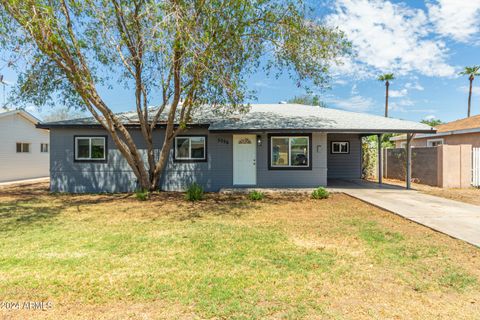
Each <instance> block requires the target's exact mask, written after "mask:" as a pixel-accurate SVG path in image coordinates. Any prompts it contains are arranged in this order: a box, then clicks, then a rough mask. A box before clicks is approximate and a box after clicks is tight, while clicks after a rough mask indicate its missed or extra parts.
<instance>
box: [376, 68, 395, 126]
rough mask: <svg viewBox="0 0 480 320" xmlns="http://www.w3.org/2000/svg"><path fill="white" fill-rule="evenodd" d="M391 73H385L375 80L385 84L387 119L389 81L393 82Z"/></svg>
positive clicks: (386, 112)
mask: <svg viewBox="0 0 480 320" xmlns="http://www.w3.org/2000/svg"><path fill="white" fill-rule="evenodd" d="M394 79H395V76H394V75H393V73H385V74H382V75H380V76H379V77H378V78H377V80H378V81H382V82H385V117H388V90H389V88H390V81H392V80H394Z"/></svg>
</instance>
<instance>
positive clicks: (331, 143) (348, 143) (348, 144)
mask: <svg viewBox="0 0 480 320" xmlns="http://www.w3.org/2000/svg"><path fill="white" fill-rule="evenodd" d="M334 143H346V144H347V150H348V151H347V152H333V144H334ZM330 154H350V141H330Z"/></svg>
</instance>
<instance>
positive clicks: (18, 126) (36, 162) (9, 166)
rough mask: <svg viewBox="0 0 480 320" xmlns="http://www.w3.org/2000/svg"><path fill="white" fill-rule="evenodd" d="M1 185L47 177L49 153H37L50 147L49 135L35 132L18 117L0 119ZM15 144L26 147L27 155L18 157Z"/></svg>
mask: <svg viewBox="0 0 480 320" xmlns="http://www.w3.org/2000/svg"><path fill="white" fill-rule="evenodd" d="M0 137H1V143H0V182H6V181H13V180H19V179H31V178H40V177H47V176H48V173H49V153H41V152H40V144H41V143H49V132H48V130H44V129H37V128H35V125H34V124H33V123H32V122H31V121H29V120H27V119H26V118H24V117H23V116H22V115H20V114H11V115H9V116H5V117H2V118H0ZM17 142H23V143H29V144H30V152H27V153H17V149H16V144H17Z"/></svg>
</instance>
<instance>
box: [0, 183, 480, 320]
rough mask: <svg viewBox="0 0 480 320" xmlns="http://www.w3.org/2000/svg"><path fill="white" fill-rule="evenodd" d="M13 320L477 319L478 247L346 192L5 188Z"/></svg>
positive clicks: (2, 274) (1, 228)
mask: <svg viewBox="0 0 480 320" xmlns="http://www.w3.org/2000/svg"><path fill="white" fill-rule="evenodd" d="M0 236H1V241H0V246H1V251H0V279H1V281H0V300H2V301H50V302H52V303H53V305H52V307H51V308H48V309H47V310H46V311H33V310H30V311H27V310H20V311H19V310H10V311H5V310H2V311H1V313H2V314H3V315H7V316H9V317H12V318H25V317H28V318H39V317H42V318H51V319H54V318H56V319H69V318H82V319H83V318H92V319H97V318H102V317H103V318H108V319H119V318H120V319H125V318H132V319H157V318H175V319H178V318H185V319H191V318H221V319H222V318H228V319H230V318H241V319H252V318H275V319H277V318H308V319H311V318H326V319H330V318H332V319H362V318H364V319H371V318H378V319H385V318H395V319H397V318H398V319H411V318H426V319H430V318H444V319H451V318H455V319H458V318H463V319H473V318H479V317H480V311H479V310H480V282H479V279H480V268H479V266H480V251H479V250H478V249H477V248H475V247H472V246H471V245H468V244H466V243H464V242H462V241H458V240H455V239H452V238H450V237H448V236H445V235H442V234H439V233H436V232H434V231H432V230H430V229H427V228H424V227H422V226H419V225H417V224H415V223H412V222H409V221H406V220H404V219H402V218H400V217H398V216H395V215H393V214H390V213H387V212H384V211H382V210H379V209H377V208H374V207H372V206H369V205H367V204H364V203H362V202H360V201H357V200H354V199H352V198H350V197H348V196H346V195H343V194H333V195H332V196H331V197H330V198H329V199H326V200H313V199H310V198H309V197H308V196H304V195H297V196H294V195H288V196H280V195H278V196H271V195H270V196H267V197H266V198H265V199H263V200H261V201H250V200H248V197H247V196H246V195H234V196H232V195H216V194H209V195H207V198H206V200H204V201H201V202H198V203H188V202H186V201H185V200H184V198H183V195H182V194H173V193H162V194H155V195H154V196H153V198H152V199H151V200H150V201H146V202H141V201H138V200H136V199H135V198H134V197H133V196H131V195H55V194H53V195H50V194H48V192H47V191H46V185H45V184H43V185H42V184H41V185H33V186H30V187H17V188H8V189H0Z"/></svg>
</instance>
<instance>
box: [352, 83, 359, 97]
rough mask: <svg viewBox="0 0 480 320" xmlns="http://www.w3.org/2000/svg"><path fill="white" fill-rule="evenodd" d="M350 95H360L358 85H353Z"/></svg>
mask: <svg viewBox="0 0 480 320" xmlns="http://www.w3.org/2000/svg"><path fill="white" fill-rule="evenodd" d="M350 93H351V94H352V95H357V94H358V89H357V85H356V84H353V86H352V90H351V91H350Z"/></svg>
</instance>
